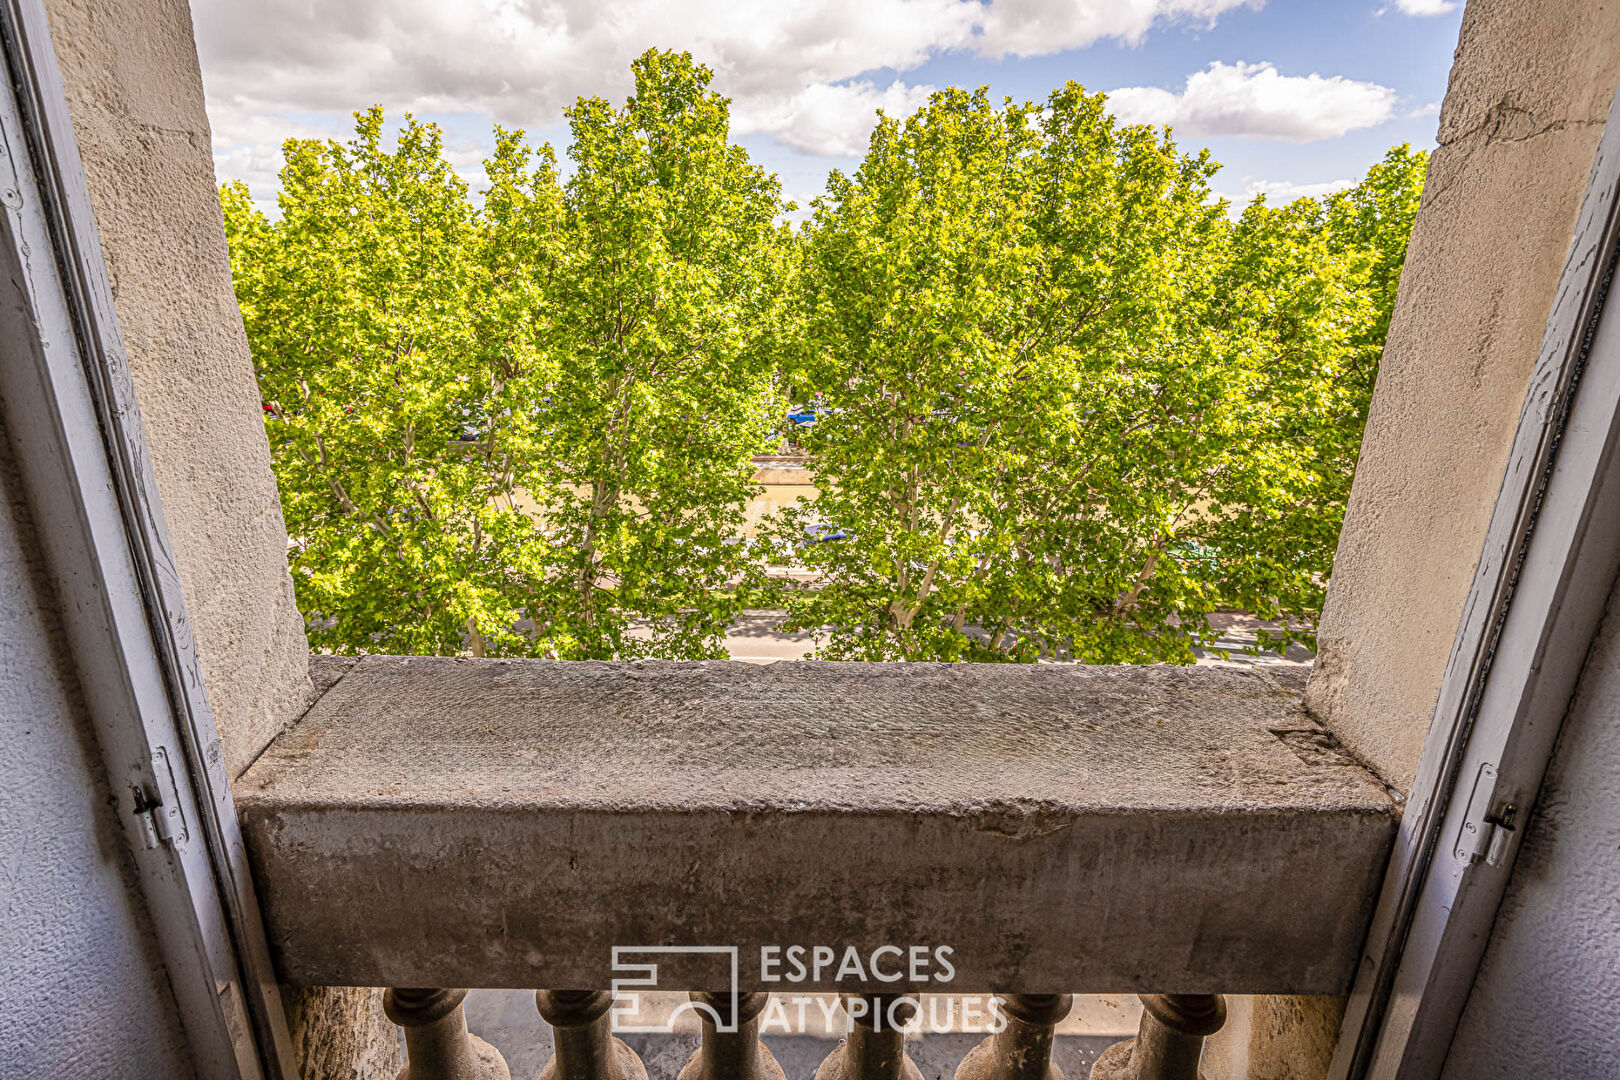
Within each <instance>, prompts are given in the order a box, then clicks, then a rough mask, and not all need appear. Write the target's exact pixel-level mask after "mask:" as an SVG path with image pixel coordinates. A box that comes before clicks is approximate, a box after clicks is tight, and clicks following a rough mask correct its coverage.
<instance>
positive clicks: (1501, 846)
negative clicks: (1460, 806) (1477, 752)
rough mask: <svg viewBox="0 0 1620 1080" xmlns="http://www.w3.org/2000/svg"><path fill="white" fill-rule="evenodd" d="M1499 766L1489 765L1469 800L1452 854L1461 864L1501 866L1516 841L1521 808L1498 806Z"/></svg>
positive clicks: (1477, 779)
mask: <svg viewBox="0 0 1620 1080" xmlns="http://www.w3.org/2000/svg"><path fill="white" fill-rule="evenodd" d="M1495 797H1496V766H1495V765H1492V764H1490V763H1489V762H1486V763H1485V764H1483V765H1481V766H1480V767H1479V775H1478V776H1477V777H1475V778H1474V792H1473V794H1472V795H1471V796H1469V799H1468V816H1467V817H1465V818H1463V825H1462V832H1461V833H1459V834H1458V836H1457V846H1456V848H1455V849H1453V851H1452V855H1453V856H1455V858H1456V859H1457V861H1458V862H1460V863H1462V864H1463V865H1464V866H1473V865H1474V864H1475V863H1477V862H1479V861H1480V860H1481V859H1484V860H1485V864H1486V865H1487V866H1501V865H1502V863H1503V860H1504V859H1505V858H1506V857H1507V851H1508V846H1509V845H1510V844H1511V843H1512V842H1513V833H1514V830H1515V828H1516V824H1515V818H1517V817H1518V812H1519V808H1518V807H1517V806H1515V805H1513V803H1511V802H1501V803H1496V802H1494V801H1493V800H1494V799H1495Z"/></svg>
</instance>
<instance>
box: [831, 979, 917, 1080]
mask: <svg viewBox="0 0 1620 1080" xmlns="http://www.w3.org/2000/svg"><path fill="white" fill-rule="evenodd" d="M844 1009H845V1010H846V1011H847V1012H848V1013H849V1015H850V1018H851V1019H852V1020H853V1021H854V1023H853V1024H851V1025H850V1029H849V1038H847V1039H845V1040H844V1041H843V1042H841V1043H839V1044H838V1049H836V1050H834V1051H833V1052H832V1053H830V1054H828V1055H827V1057H826V1059H825V1060H824V1061H822V1063H821V1067H820V1068H818V1069H817V1070H816V1080H922V1073H921V1071H919V1070H918V1068H917V1063H916V1062H914V1061H912V1060H911V1056H910V1055H909V1054H907V1053H906V1036H905V1032H904V1031H902V1030H901V1028H902V1027H903V1026H904V1025H906V1024H908V1023H910V1022H911V1018H912V1017H913V1016H915V1015H916V1012H917V999H916V998H914V997H910V996H908V995H904V994H860V995H855V994H849V995H846V996H845V997H844Z"/></svg>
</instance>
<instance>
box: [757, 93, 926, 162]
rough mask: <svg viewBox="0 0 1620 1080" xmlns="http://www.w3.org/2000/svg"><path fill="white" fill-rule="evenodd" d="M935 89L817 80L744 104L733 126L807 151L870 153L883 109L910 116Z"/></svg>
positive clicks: (844, 154) (849, 154)
mask: <svg viewBox="0 0 1620 1080" xmlns="http://www.w3.org/2000/svg"><path fill="white" fill-rule="evenodd" d="M933 92H934V87H932V86H907V85H906V84H905V83H903V82H899V81H895V82H892V83H890V84H889V85H888V86H887V87H885V88H883V89H881V90H880V89H878V88H877V87H876V86H874V85H873V84H871V83H869V82H864V81H863V82H856V83H847V84H842V85H838V86H829V85H827V84H825V83H817V84H814V85H811V86H807V87H805V88H804V89H803V90H801V91H800V92H799V93H797V94H793V95H791V96H787V97H783V98H780V99H776V100H765V101H749V102H746V103H744V104H743V106H742V107H741V108H739V109H738V110H737V111H736V115H735V124H734V128H735V130H736V132H737V133H738V134H739V135H747V134H751V133H753V132H768V133H770V134H772V135H774V136H775V137H776V141H777V142H780V143H782V144H784V145H786V146H790V147H792V148H793V149H795V150H802V151H804V152H805V153H807V154H818V155H821V156H824V157H827V156H833V157H858V156H859V155H861V154H863V153H865V152H866V140H867V136H868V135H870V134H871V132H872V125H873V124H874V123H875V122H876V115H877V111H878V110H879V109H882V110H883V111H884V112H885V113H887V114H888V115H890V116H895V117H905V116H909V115H911V113H913V112H915V111H916V110H917V108H918V106H920V105H922V104H923V103H924V102H926V101H927V100H928V95H929V94H931V93H933Z"/></svg>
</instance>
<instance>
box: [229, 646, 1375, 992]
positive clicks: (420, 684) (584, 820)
mask: <svg viewBox="0 0 1620 1080" xmlns="http://www.w3.org/2000/svg"><path fill="white" fill-rule="evenodd" d="M323 665H324V667H325V670H326V676H325V678H326V681H328V682H329V683H330V685H329V687H328V688H327V689H326V691H325V693H324V694H323V695H322V696H321V698H320V700H319V701H317V702H316V704H315V705H314V706H313V707H312V708H311V709H310V711H309V712H308V713H307V714H306V715H305V717H304V718H303V719H302V720H301V721H300V722H299V723H298V724H297V725H296V726H295V727H293V728H292V729H290V730H289V731H287V732H286V733H284V734H283V735H282V736H280V737H279V738H278V739H277V740H276V741H275V742H274V743H273V744H272V745H271V746H270V748H269V749H268V750H267V751H266V752H265V753H264V755H263V756H262V757H261V758H260V759H259V760H258V761H257V762H256V763H255V764H254V765H253V766H252V768H250V769H249V770H248V771H247V772H246V774H244V776H243V777H242V778H241V780H240V781H239V782H238V783H237V785H236V788H235V790H236V797H237V802H238V806H239V809H240V813H241V819H242V824H243V828H244V831H245V834H246V838H247V842H248V846H249V850H250V854H251V857H252V860H253V868H254V872H255V875H256V879H257V886H258V889H259V893H260V896H261V897H262V900H263V905H264V911H265V916H266V920H267V922H268V926H269V934H270V941H271V945H272V948H273V950H274V951H275V953H276V956H277V962H278V964H279V967H280V970H281V974H282V977H283V978H285V979H286V980H287V981H288V982H291V983H295V984H316V985H368V986H379V985H394V986H400V985H404V986H530V987H533V986H542V987H545V986H550V987H558V986H580V987H590V986H606V985H607V984H608V982H609V981H610V979H611V978H612V975H611V963H612V959H611V949H612V947H613V946H615V945H619V946H643V945H672V944H687V945H698V944H702V945H736V946H738V947H739V948H740V949H741V950H742V955H743V956H744V957H749V956H754V957H757V955H758V949H759V947H760V946H761V945H790V944H803V945H807V946H809V945H815V944H828V945H832V946H835V947H837V948H839V949H840V950H842V949H843V948H845V947H846V946H850V945H853V946H856V947H857V948H859V949H860V950H861V952H862V954H863V955H869V954H870V953H871V951H872V950H873V949H874V948H876V947H877V946H879V945H886V944H895V945H900V946H902V947H904V946H908V945H912V944H919V945H929V946H935V945H949V946H951V947H952V949H953V950H954V955H953V957H952V960H953V963H954V966H955V968H956V971H957V975H956V979H955V982H954V984H953V990H957V991H962V992H980V991H990V990H997V991H1030V992H1057V991H1074V992H1082V991H1084V992H1128V991H1150V992H1188V993H1193V992H1217V991H1219V992H1225V993H1342V992H1344V991H1345V990H1346V989H1347V988H1348V986H1349V984H1350V980H1351V977H1352V974H1353V971H1354V966H1355V963H1356V960H1357V955H1358V949H1359V947H1360V944H1361V939H1362V936H1363V933H1364V931H1365V926H1366V920H1367V917H1368V914H1369V912H1370V910H1371V907H1372V903H1373V900H1374V896H1375V891H1376V888H1377V885H1378V881H1379V875H1380V874H1381V873H1382V871H1383V868H1384V862H1385V858H1386V855H1387V852H1388V848H1389V845H1390V842H1391V840H1392V838H1393V836H1394V832H1395V826H1396V820H1397V814H1396V811H1395V807H1394V806H1393V804H1392V803H1391V800H1390V798H1389V796H1388V794H1387V792H1386V789H1385V787H1384V785H1383V784H1382V783H1380V782H1379V781H1378V779H1377V778H1376V777H1374V776H1373V775H1372V774H1371V773H1369V772H1367V771H1366V770H1365V769H1363V768H1362V767H1361V766H1359V765H1357V764H1356V763H1355V762H1354V761H1352V760H1351V759H1349V758H1348V757H1347V756H1346V755H1344V754H1343V753H1342V752H1341V751H1339V750H1338V749H1337V748H1336V747H1335V745H1334V743H1333V741H1332V739H1331V738H1330V737H1329V736H1328V735H1327V733H1326V732H1325V731H1323V730H1322V729H1321V728H1320V727H1318V726H1317V725H1316V724H1315V722H1314V721H1312V720H1311V719H1310V717H1309V716H1307V715H1306V714H1305V713H1304V711H1303V710H1302V709H1301V708H1300V706H1299V704H1298V699H1297V696H1296V695H1295V694H1294V693H1293V692H1291V691H1289V690H1288V689H1286V688H1285V687H1283V686H1281V685H1280V684H1278V683H1277V682H1275V681H1274V680H1273V679H1272V678H1270V677H1269V676H1267V675H1265V674H1263V673H1260V672H1256V671H1248V670H1237V669H1224V668H1167V667H1119V668H1095V667H1093V668H1086V667H1064V666H1036V667H1017V666H998V665H939V664H906V665H900V664H836V663H788V662H784V663H778V664H774V665H771V666H768V667H757V666H752V665H747V664H741V663H731V662H706V663H664V662H652V661H648V662H623V663H583V662H582V663H556V662H548V661H530V660H512V661H505V660H464V659H453V658H441V657H412V658H403V657H386V656H372V657H366V658H364V659H361V660H359V661H358V662H354V661H333V660H326V661H323ZM334 675H335V676H336V681H335V682H332V681H331V679H332V678H333V676H334ZM810 988H811V987H810V986H809V985H806V984H801V985H800V986H799V987H798V989H810ZM820 988H821V989H833V988H834V986H833V985H832V984H831V983H830V982H827V983H824V984H822V986H821V987H820ZM843 988H844V989H849V987H848V986H847V985H845V986H843Z"/></svg>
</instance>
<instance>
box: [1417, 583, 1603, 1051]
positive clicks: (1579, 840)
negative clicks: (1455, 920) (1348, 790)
mask: <svg viewBox="0 0 1620 1080" xmlns="http://www.w3.org/2000/svg"><path fill="white" fill-rule="evenodd" d="M1525 828H1526V830H1527V831H1526V832H1525V837H1524V840H1523V841H1522V842H1521V845H1520V849H1519V856H1518V860H1517V861H1516V862H1515V863H1514V867H1513V877H1512V878H1511V879H1510V881H1509V882H1508V889H1507V895H1506V896H1505V897H1504V898H1503V900H1502V907H1501V910H1500V912H1499V913H1498V915H1497V919H1496V925H1495V927H1494V928H1493V930H1492V932H1491V940H1490V944H1489V945H1488V946H1487V948H1486V952H1485V959H1484V961H1483V963H1482V964H1481V965H1480V970H1479V976H1478V979H1477V980H1476V981H1475V984H1474V989H1473V993H1472V994H1471V996H1470V997H1469V999H1468V1005H1467V1008H1466V1009H1465V1011H1464V1013H1463V1019H1462V1024H1461V1025H1460V1026H1459V1028H1458V1030H1457V1036H1456V1038H1455V1039H1454V1040H1453V1041H1452V1046H1451V1054H1450V1057H1449V1058H1448V1059H1447V1061H1446V1069H1445V1073H1444V1077H1445V1080H1495V1078H1502V1080H1509V1078H1511V1080H1531V1078H1535V1077H1558V1078H1561V1080H1562V1078H1567V1080H1586V1078H1593V1080H1598V1078H1609V1077H1620V586H1617V588H1616V589H1615V590H1614V591H1613V592H1611V594H1610V596H1609V606H1608V612H1607V615H1606V616H1605V618H1604V621H1603V624H1602V626H1601V627H1600V629H1599V631H1598V637H1597V640H1596V642H1594V644H1593V646H1592V650H1591V652H1590V653H1589V654H1588V655H1587V659H1586V667H1585V670H1584V673H1583V674H1582V676H1581V682H1580V686H1579V689H1578V690H1577V691H1576V695H1575V701H1574V704H1573V705H1572V707H1571V709H1570V712H1569V715H1568V717H1567V718H1566V719H1565V721H1564V726H1563V730H1562V731H1561V732H1560V734H1559V737H1558V746H1557V749H1556V750H1555V751H1554V753H1553V760H1552V764H1551V766H1550V767H1549V769H1548V771H1547V777H1546V780H1545V781H1544V782H1543V783H1542V787H1541V791H1540V793H1539V794H1538V796H1537V798H1536V804H1535V807H1534V808H1533V810H1532V812H1531V816H1530V819H1529V821H1528V822H1527V823H1526V825H1525Z"/></svg>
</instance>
